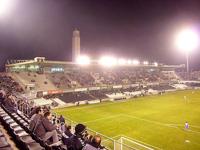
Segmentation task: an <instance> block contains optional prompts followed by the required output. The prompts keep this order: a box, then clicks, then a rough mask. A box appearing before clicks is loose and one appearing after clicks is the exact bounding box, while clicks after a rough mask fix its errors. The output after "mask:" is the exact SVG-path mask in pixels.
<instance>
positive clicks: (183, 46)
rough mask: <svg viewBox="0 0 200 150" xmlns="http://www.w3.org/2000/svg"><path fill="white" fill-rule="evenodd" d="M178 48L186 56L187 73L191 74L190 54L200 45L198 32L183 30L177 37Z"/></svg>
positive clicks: (188, 29)
mask: <svg viewBox="0 0 200 150" xmlns="http://www.w3.org/2000/svg"><path fill="white" fill-rule="evenodd" d="M175 42H176V46H177V48H178V49H179V50H181V51H183V52H184V53H185V55H186V67H187V73H189V54H190V52H191V51H193V50H195V49H196V48H197V47H198V45H199V37H198V34H197V32H195V31H194V30H192V29H191V28H186V29H184V30H182V31H181V32H180V33H179V34H178V35H177V37H176V41H175Z"/></svg>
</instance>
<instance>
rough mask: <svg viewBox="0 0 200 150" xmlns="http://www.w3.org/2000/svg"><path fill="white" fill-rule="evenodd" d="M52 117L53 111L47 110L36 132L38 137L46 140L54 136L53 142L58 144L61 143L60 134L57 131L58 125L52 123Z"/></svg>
mask: <svg viewBox="0 0 200 150" xmlns="http://www.w3.org/2000/svg"><path fill="white" fill-rule="evenodd" d="M51 119H52V116H51V113H50V112H49V111H48V112H45V113H44V117H42V119H41V122H40V123H39V124H38V126H37V128H36V129H35V133H36V135H37V136H38V137H40V138H42V139H43V140H44V141H47V140H49V139H50V138H52V139H53V144H55V145H57V144H59V140H58V134H57V131H56V128H57V127H56V126H55V125H53V124H52V123H51ZM52 146H53V145H52Z"/></svg>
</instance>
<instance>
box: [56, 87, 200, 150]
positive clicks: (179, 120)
mask: <svg viewBox="0 0 200 150" xmlns="http://www.w3.org/2000/svg"><path fill="white" fill-rule="evenodd" d="M54 112H56V113H58V114H62V115H63V116H65V117H66V118H70V119H71V120H73V121H75V122H78V123H83V124H85V125H86V126H87V127H88V128H90V129H92V130H95V131H97V132H99V133H101V134H103V135H106V136H108V137H111V138H113V139H116V140H117V138H119V137H121V136H123V137H128V138H129V139H132V140H133V141H137V142H138V143H143V144H144V145H148V146H150V147H151V148H152V149H166V150H200V90H195V91H193V90H187V91H177V92H171V93H165V94H163V95H154V96H145V97H140V98H134V99H129V100H125V101H116V102H103V103H100V104H92V105H83V106H76V107H69V108H60V109H56V110H54ZM186 121H187V122H188V123H189V126H190V127H189V129H187V130H186V129H185V128H184V125H185V122H186ZM104 140H105V139H104ZM105 141H106V140H105ZM105 143H106V142H105ZM109 144H111V143H109ZM109 144H108V145H109ZM110 147H112V146H110Z"/></svg>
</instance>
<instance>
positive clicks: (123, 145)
mask: <svg viewBox="0 0 200 150" xmlns="http://www.w3.org/2000/svg"><path fill="white" fill-rule="evenodd" d="M114 150H154V148H151V147H150V146H147V145H144V144H143V143H141V142H139V141H137V140H134V139H131V138H128V137H124V136H121V137H120V138H119V139H118V140H115V143H114Z"/></svg>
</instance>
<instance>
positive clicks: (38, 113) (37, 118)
mask: <svg viewBox="0 0 200 150" xmlns="http://www.w3.org/2000/svg"><path fill="white" fill-rule="evenodd" d="M42 117H43V111H42V109H41V107H37V108H36V109H35V114H33V115H32V117H31V121H30V125H29V129H30V130H31V131H32V132H33V133H34V132H35V131H36V130H37V129H38V126H39V124H40V123H41V119H42Z"/></svg>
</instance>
